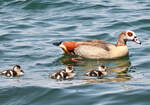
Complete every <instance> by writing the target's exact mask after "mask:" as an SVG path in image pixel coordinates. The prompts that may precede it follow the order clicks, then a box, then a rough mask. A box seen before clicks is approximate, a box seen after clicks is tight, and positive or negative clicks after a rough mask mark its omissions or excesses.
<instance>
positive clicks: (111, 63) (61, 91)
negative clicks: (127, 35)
mask: <svg viewBox="0 0 150 105" xmlns="http://www.w3.org/2000/svg"><path fill="white" fill-rule="evenodd" d="M124 30H132V31H134V32H135V33H136V35H137V36H138V38H139V39H140V40H141V42H142V45H137V44H136V43H134V42H128V46H129V56H127V57H123V58H120V59H115V60H89V59H79V60H81V62H82V63H77V62H73V61H70V58H71V57H70V56H68V55H64V54H63V51H62V50H61V49H60V48H58V47H56V46H53V45H52V43H53V42H56V41H66V40H75V41H81V40H90V39H91V40H94V39H99V40H107V41H110V42H112V43H116V40H117V37H118V35H119V33H120V32H121V31H124ZM149 35H150V1H149V0H117V1H116V0H0V58H1V60H0V70H1V71H2V70H5V69H8V68H12V67H13V65H15V64H18V65H20V66H21V67H22V69H23V70H24V72H25V75H24V76H22V77H15V78H8V77H4V76H0V83H1V84H0V104H1V105H77V104H78V105H149V103H150V100H149V97H150V69H149V68H150V58H149V56H150V53H149V51H150V38H149ZM66 64H72V65H74V66H75V69H76V71H75V72H76V76H75V78H74V79H72V80H65V81H56V80H54V79H51V78H49V77H48V75H49V74H51V73H54V72H56V71H58V70H59V69H61V68H64V67H65V65H66ZM99 64H104V65H106V66H107V67H108V68H109V69H110V71H111V72H110V73H109V75H108V76H106V77H104V78H102V79H97V78H91V77H84V76H83V73H85V72H86V71H88V70H90V69H93V68H96V67H97V65H99Z"/></svg>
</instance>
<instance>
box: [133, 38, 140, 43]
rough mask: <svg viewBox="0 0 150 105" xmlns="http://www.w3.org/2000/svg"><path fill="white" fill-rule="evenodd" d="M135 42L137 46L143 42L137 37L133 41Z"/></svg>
mask: <svg viewBox="0 0 150 105" xmlns="http://www.w3.org/2000/svg"><path fill="white" fill-rule="evenodd" d="M133 41H134V42H135V43H137V44H141V42H140V41H139V40H138V38H137V37H135V38H134V39H133Z"/></svg>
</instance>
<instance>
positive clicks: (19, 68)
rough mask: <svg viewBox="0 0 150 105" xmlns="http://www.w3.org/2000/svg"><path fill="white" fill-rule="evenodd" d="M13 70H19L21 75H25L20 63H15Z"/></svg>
mask: <svg viewBox="0 0 150 105" xmlns="http://www.w3.org/2000/svg"><path fill="white" fill-rule="evenodd" d="M13 70H14V71H15V72H17V73H18V74H19V75H23V74H24V72H23V70H22V69H21V67H20V66H19V65H15V66H14V67H13Z"/></svg>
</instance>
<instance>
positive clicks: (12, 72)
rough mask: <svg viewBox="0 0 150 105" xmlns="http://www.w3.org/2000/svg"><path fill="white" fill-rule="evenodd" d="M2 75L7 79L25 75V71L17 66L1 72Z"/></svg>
mask: <svg viewBox="0 0 150 105" xmlns="http://www.w3.org/2000/svg"><path fill="white" fill-rule="evenodd" d="M0 75H5V76H7V77H16V76H22V75H24V71H23V70H22V69H21V67H20V66H19V65H15V66H14V67H13V69H8V70H4V71H2V72H0Z"/></svg>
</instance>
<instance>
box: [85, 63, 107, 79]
mask: <svg viewBox="0 0 150 105" xmlns="http://www.w3.org/2000/svg"><path fill="white" fill-rule="evenodd" d="M84 75H85V76H94V77H103V76H105V75H107V67H106V66H104V65H99V66H98V70H91V71H89V72H87V73H85V74H84Z"/></svg>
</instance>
